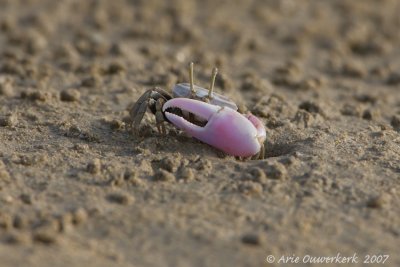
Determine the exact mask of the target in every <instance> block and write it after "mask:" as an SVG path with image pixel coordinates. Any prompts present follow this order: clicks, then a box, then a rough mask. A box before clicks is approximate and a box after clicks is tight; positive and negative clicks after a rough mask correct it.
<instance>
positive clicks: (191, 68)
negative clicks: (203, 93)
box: [189, 62, 196, 95]
mask: <svg viewBox="0 0 400 267" xmlns="http://www.w3.org/2000/svg"><path fill="white" fill-rule="evenodd" d="M193 65H194V64H193V62H190V64H189V80H190V91H191V92H192V94H193V95H195V94H196V91H195V90H194V81H193Z"/></svg>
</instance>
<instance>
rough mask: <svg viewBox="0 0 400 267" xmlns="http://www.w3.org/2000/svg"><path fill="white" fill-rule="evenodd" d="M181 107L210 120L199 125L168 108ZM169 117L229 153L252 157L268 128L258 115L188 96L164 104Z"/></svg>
mask: <svg viewBox="0 0 400 267" xmlns="http://www.w3.org/2000/svg"><path fill="white" fill-rule="evenodd" d="M168 108H179V109H181V110H183V111H187V112H190V113H193V114H194V115H195V116H196V117H198V118H199V117H200V118H203V119H204V120H207V124H206V125H205V126H204V127H201V126H197V125H195V124H193V123H191V122H189V121H187V120H186V119H184V118H183V117H180V116H178V115H175V114H173V113H171V112H168V111H167V109H168ZM163 111H164V114H165V116H166V117H167V119H168V120H169V121H170V122H171V123H172V124H174V125H175V126H176V127H178V128H180V129H181V130H183V131H185V132H186V133H188V134H189V135H191V136H193V137H195V138H197V139H199V140H200V141H203V142H204V143H207V144H209V145H211V146H213V147H215V148H218V149H220V150H222V151H224V152H225V153H227V154H230V155H233V156H240V157H250V156H253V155H255V154H257V153H258V152H259V151H260V149H261V147H262V145H263V142H264V140H265V129H264V126H263V125H262V123H261V121H260V120H259V119H258V118H257V117H255V116H254V115H251V114H249V115H247V117H245V116H243V115H242V114H240V113H238V112H237V111H234V110H233V109H230V108H224V107H219V106H215V105H211V104H208V103H205V102H201V101H198V100H193V99H188V98H174V99H171V100H169V101H167V102H166V103H165V104H164V106H163Z"/></svg>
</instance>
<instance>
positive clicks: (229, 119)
mask: <svg viewBox="0 0 400 267" xmlns="http://www.w3.org/2000/svg"><path fill="white" fill-rule="evenodd" d="M216 75H217V69H216V68H214V69H213V74H212V80H211V85H210V89H209V90H207V89H204V88H202V87H199V86H195V85H194V84H193V64H191V65H190V84H188V83H180V84H177V85H175V86H174V88H173V90H172V95H171V94H169V93H168V92H166V91H165V90H162V89H160V88H154V89H150V90H147V91H146V92H145V93H144V94H143V95H142V96H141V97H140V98H139V99H138V100H137V101H136V103H135V104H134V105H133V107H132V108H131V110H130V117H131V128H132V130H133V131H134V133H136V134H137V133H138V130H139V126H140V122H141V121H142V119H143V116H144V114H145V113H146V110H147V109H149V110H151V112H152V113H153V114H154V115H155V117H156V124H157V128H158V131H159V132H160V133H162V134H166V129H165V125H164V122H165V121H167V122H170V123H172V124H173V125H174V126H176V127H178V128H179V129H181V130H183V131H185V132H186V133H188V134H189V135H191V136H193V137H195V138H196V139H198V140H200V141H202V142H204V143H207V144H209V145H211V146H213V147H216V148H218V149H220V150H222V151H224V152H225V153H227V154H230V155H233V156H238V157H252V156H253V157H255V158H259V157H260V158H263V157H264V141H265V138H266V133H265V128H264V126H263V123H262V122H261V121H260V120H259V119H258V118H257V117H255V116H254V115H252V114H250V113H249V114H247V115H243V114H240V113H239V112H237V111H236V110H238V107H237V105H236V104H235V103H234V102H233V101H232V100H230V99H229V98H227V97H226V96H223V95H220V94H217V93H213V87H214V82H215V77H216Z"/></svg>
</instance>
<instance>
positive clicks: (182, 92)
mask: <svg viewBox="0 0 400 267" xmlns="http://www.w3.org/2000/svg"><path fill="white" fill-rule="evenodd" d="M194 90H195V92H196V97H198V98H199V99H202V98H206V97H207V96H208V89H205V88H203V87H200V86H197V85H194ZM172 94H173V97H174V98H178V97H184V98H191V96H192V95H191V94H192V92H191V90H190V84H188V83H178V84H176V85H175V86H174V88H173V89H172ZM209 101H210V102H209V103H210V104H213V105H217V106H220V107H228V108H231V109H233V110H238V107H237V105H236V104H235V102H233V101H232V100H230V99H229V98H228V97H226V96H224V95H221V94H218V93H212V98H211V99H210V100H209Z"/></svg>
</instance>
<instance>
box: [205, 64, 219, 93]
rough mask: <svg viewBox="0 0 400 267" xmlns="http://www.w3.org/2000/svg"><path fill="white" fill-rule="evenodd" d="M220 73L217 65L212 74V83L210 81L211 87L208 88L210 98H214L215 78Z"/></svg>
mask: <svg viewBox="0 0 400 267" xmlns="http://www.w3.org/2000/svg"><path fill="white" fill-rule="evenodd" d="M217 74H218V69H217V68H216V67H214V68H213V70H212V74H211V83H210V89H209V90H208V96H207V97H208V99H212V98H213V91H214V84H215V78H216V77H217Z"/></svg>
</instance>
